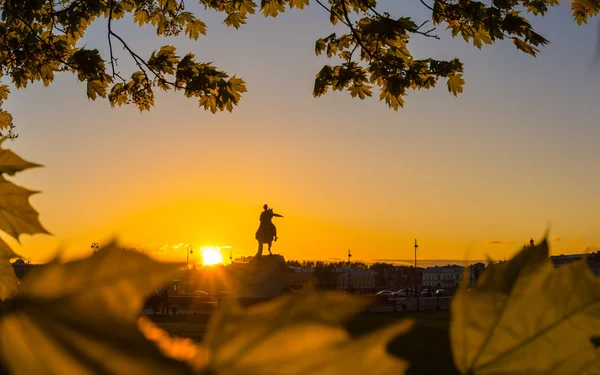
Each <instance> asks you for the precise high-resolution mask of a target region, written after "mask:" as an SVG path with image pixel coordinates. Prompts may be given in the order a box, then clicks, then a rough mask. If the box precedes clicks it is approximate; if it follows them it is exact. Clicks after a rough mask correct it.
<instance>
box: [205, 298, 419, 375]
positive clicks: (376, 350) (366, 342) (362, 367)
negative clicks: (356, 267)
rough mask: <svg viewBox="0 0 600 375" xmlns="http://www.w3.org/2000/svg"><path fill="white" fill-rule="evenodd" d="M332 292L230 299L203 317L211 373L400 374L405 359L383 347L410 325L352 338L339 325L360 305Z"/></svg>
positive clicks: (407, 321) (403, 368)
mask: <svg viewBox="0 0 600 375" xmlns="http://www.w3.org/2000/svg"><path fill="white" fill-rule="evenodd" d="M364 303H365V301H364V300H363V299H360V298H356V297H355V298H351V297H350V296H347V295H344V294H341V293H336V292H314V291H310V290H309V291H307V292H305V293H294V294H290V295H286V296H282V297H279V298H278V299H276V300H273V301H270V302H268V303H264V304H260V305H256V306H252V307H249V308H242V307H240V306H238V305H237V304H235V303H233V302H231V303H229V304H226V305H225V306H222V307H221V308H220V309H219V310H218V311H217V312H216V313H215V316H214V317H213V318H212V320H211V321H210V322H209V326H208V327H207V332H206V336H205V339H204V341H203V344H204V345H205V346H206V349H207V350H208V371H209V372H210V373H216V374H220V375H221V374H253V375H254V374H256V375H260V374H290V375H291V374H310V373H319V374H344V373H354V374H361V373H368V374H370V375H377V374H397V375H399V374H403V373H404V371H405V370H406V368H407V367H408V364H407V363H406V362H405V361H403V360H401V359H399V358H396V357H394V356H392V355H390V354H389V353H387V352H386V346H387V344H388V343H389V342H390V341H391V340H392V339H393V338H395V337H396V336H397V335H399V334H401V333H405V332H406V331H407V330H408V329H410V327H411V325H412V321H409V320H406V321H404V322H401V323H397V324H394V325H391V326H389V327H386V328H384V329H382V330H379V331H376V332H372V333H369V334H366V335H364V336H362V337H359V338H356V339H352V338H350V336H349V334H348V332H347V331H346V330H345V329H344V327H343V326H342V325H341V324H342V323H343V322H344V321H346V320H347V319H348V318H349V317H351V316H352V315H355V314H356V313H357V312H359V311H360V310H361V309H362V308H364Z"/></svg>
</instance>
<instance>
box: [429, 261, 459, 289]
mask: <svg viewBox="0 0 600 375" xmlns="http://www.w3.org/2000/svg"><path fill="white" fill-rule="evenodd" d="M462 272H463V267H438V266H435V267H427V268H425V271H424V272H423V287H424V288H425V287H427V288H443V289H448V290H452V291H453V290H455V289H456V287H457V286H458V283H459V282H460V280H461V278H462Z"/></svg>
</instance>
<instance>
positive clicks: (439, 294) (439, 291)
mask: <svg viewBox="0 0 600 375" xmlns="http://www.w3.org/2000/svg"><path fill="white" fill-rule="evenodd" d="M445 295H446V291H445V290H444V289H437V290H436V291H435V296H436V297H444V296H445Z"/></svg>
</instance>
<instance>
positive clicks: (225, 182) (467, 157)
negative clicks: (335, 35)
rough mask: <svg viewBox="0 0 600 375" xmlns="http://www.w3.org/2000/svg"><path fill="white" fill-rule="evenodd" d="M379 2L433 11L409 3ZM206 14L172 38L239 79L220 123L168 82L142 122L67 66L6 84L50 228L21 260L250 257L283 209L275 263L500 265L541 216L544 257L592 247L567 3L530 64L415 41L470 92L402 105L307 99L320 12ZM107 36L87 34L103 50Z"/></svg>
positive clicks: (588, 148) (553, 16)
mask: <svg viewBox="0 0 600 375" xmlns="http://www.w3.org/2000/svg"><path fill="white" fill-rule="evenodd" d="M190 7H191V8H194V7H193V6H190ZM196 7H197V5H196ZM385 8H388V9H389V10H392V11H393V12H394V13H398V14H399V13H400V12H401V11H402V10H403V9H406V10H407V13H410V14H411V15H417V16H418V15H419V14H423V17H425V18H427V17H428V15H427V13H426V11H427V9H424V8H423V7H421V5H420V4H418V2H415V4H404V2H402V4H400V2H396V1H393V2H392V1H387V2H384V3H382V10H385ZM200 15H201V18H202V19H203V21H204V22H205V23H206V24H207V26H208V36H207V37H201V38H200V40H199V42H194V41H188V40H186V39H185V38H177V39H172V40H171V39H168V40H167V42H166V43H171V44H174V45H175V46H177V47H178V48H179V49H181V50H182V51H191V52H194V53H195V54H196V56H197V58H198V59H199V60H201V61H213V62H214V63H215V65H217V66H219V67H221V68H223V69H225V70H226V71H227V72H228V73H230V74H232V75H233V74H237V75H238V76H240V77H242V78H243V79H244V80H246V82H247V84H248V90H249V92H248V93H246V94H245V95H244V97H243V99H242V101H241V103H240V106H239V107H236V108H234V111H233V113H232V114H229V113H219V114H216V115H212V114H210V113H209V112H205V111H204V110H203V109H200V108H198V106H197V102H196V101H195V100H193V99H185V98H184V97H183V96H182V95H181V94H179V93H171V94H165V93H158V94H157V98H156V107H155V108H153V109H152V111H151V112H149V113H148V112H145V113H141V114H140V113H139V112H138V110H137V109H136V108H134V107H122V108H117V109H111V108H110V106H109V104H108V102H107V101H102V100H100V101H96V102H92V101H88V100H87V99H86V98H85V95H84V93H85V85H83V84H77V83H76V82H75V81H76V80H75V78H74V77H70V76H69V75H66V74H60V75H58V76H57V78H56V80H55V82H54V83H53V84H52V85H51V86H50V87H48V88H43V86H42V85H41V84H34V85H32V86H31V87H30V88H29V89H27V90H19V91H16V90H15V91H14V92H13V93H12V94H11V97H10V100H9V101H7V102H6V103H5V105H4V106H5V107H6V109H7V110H10V111H11V112H12V114H13V115H14V116H15V120H16V121H17V122H18V123H19V124H20V125H19V128H18V132H19V133H20V136H19V139H18V140H17V141H15V142H7V146H6V147H10V148H11V149H14V150H15V152H17V153H18V154H19V155H21V156H22V157H23V158H25V159H26V160H29V161H32V162H39V163H42V164H44V165H45V167H44V168H38V169H33V170H30V171H27V173H22V174H20V175H18V176H17V177H16V178H15V179H14V180H15V181H16V182H17V183H19V184H20V185H22V186H25V187H27V188H29V189H32V190H39V191H42V192H43V193H42V194H39V195H36V196H34V197H33V198H32V204H33V206H34V207H35V208H36V209H37V210H38V211H39V212H40V219H41V222H42V224H43V225H44V226H45V227H46V229H48V230H49V231H50V232H51V233H52V234H53V236H46V235H36V236H33V237H30V236H24V237H23V238H22V240H21V244H22V247H23V253H26V254H28V255H29V256H30V257H31V258H32V260H33V261H34V262H42V261H46V260H48V259H50V258H51V257H52V256H54V254H55V251H56V249H57V248H58V247H62V248H64V256H65V257H79V256H83V255H85V254H87V253H89V252H90V243H91V242H94V241H95V242H103V241H106V240H109V239H110V238H111V237H112V236H113V235H116V236H118V238H120V239H121V240H122V242H123V243H125V244H127V245H130V246H136V247H140V248H145V249H148V251H150V252H151V253H153V254H155V255H156V256H157V257H160V258H163V259H169V260H182V259H183V260H184V259H185V251H183V250H180V248H179V247H177V245H178V244H181V243H185V244H191V245H193V247H194V248H195V249H199V248H200V246H231V250H229V249H227V250H226V252H227V256H228V253H229V251H231V252H232V253H233V256H234V257H236V256H241V255H253V254H254V253H255V252H256V241H255V239H254V232H255V230H256V227H257V225H258V216H259V214H260V212H261V207H262V205H263V204H265V203H267V204H269V206H272V207H274V210H275V212H278V213H281V214H283V215H284V216H285V217H284V218H282V219H275V220H274V222H275V224H276V225H277V227H278V231H279V237H280V239H279V241H278V242H276V243H275V244H274V252H277V253H282V254H284V255H285V257H286V258H287V259H323V260H327V259H328V258H340V259H345V256H346V252H347V250H348V249H352V252H353V254H354V259H353V260H364V261H373V260H376V259H411V258H412V257H413V252H414V249H413V247H412V246H413V241H414V239H415V238H417V239H419V243H420V248H419V258H420V259H465V258H469V259H485V257H486V256H488V255H489V256H490V257H492V258H494V259H503V258H507V257H509V256H510V255H511V254H513V253H514V252H515V251H517V250H518V249H519V248H520V247H521V246H522V245H523V244H525V243H527V242H528V241H529V239H530V238H531V237H533V238H534V239H535V240H536V241H537V240H538V239H539V238H540V237H541V236H542V235H543V234H544V232H545V231H546V229H547V227H548V226H549V225H550V229H551V231H550V237H551V239H552V241H551V246H552V248H551V250H552V253H554V254H561V253H576V252H585V251H590V250H594V249H596V247H597V246H600V233H599V232H598V228H600V217H599V216H598V215H597V212H598V211H599V209H600V202H599V201H598V200H597V199H594V198H593V197H595V196H596V194H597V192H596V190H597V187H598V186H600V171H599V170H598V169H597V168H595V166H594V163H595V162H596V161H597V160H600V148H598V147H597V139H599V136H600V128H599V127H598V126H597V124H598V118H599V115H600V109H599V108H598V106H597V97H598V95H599V94H600V85H598V79H599V76H598V73H597V71H596V70H594V69H593V56H594V53H595V51H594V48H595V44H596V41H595V37H596V25H595V24H592V25H587V26H582V27H578V26H577V25H576V24H575V23H574V22H573V21H572V17H571V14H570V10H569V9H568V7H566V6H562V7H558V8H555V9H552V10H551V12H550V14H549V15H548V16H547V17H545V18H544V19H537V20H535V22H534V25H535V27H536V29H537V30H538V31H539V32H540V33H542V34H543V35H544V36H546V37H547V38H548V39H549V40H550V41H551V44H550V45H548V46H547V47H545V48H543V50H542V53H541V54H540V55H539V56H538V58H537V59H536V58H533V57H531V56H528V55H525V54H523V53H521V52H519V51H516V50H515V49H514V47H513V46H512V45H511V43H510V42H498V43H497V44H496V45H495V46H493V47H487V48H486V47H484V49H483V50H482V51H479V50H477V49H475V48H473V47H472V46H469V45H467V44H466V43H465V42H464V41H463V40H462V39H456V40H450V37H449V36H448V35H447V34H446V33H444V32H442V33H441V36H442V41H436V40H430V39H427V38H419V37H415V38H413V39H411V48H412V50H413V53H414V54H415V55H422V56H432V57H439V58H452V57H454V56H455V55H460V57H461V59H462V60H463V61H464V62H465V80H466V86H465V91H464V93H463V94H461V95H459V97H458V98H453V97H452V96H450V95H449V94H448V92H447V90H446V88H445V85H444V84H442V83H440V87H438V88H437V89H435V90H428V91H422V92H414V93H410V94H409V96H408V97H407V99H406V105H405V108H404V109H401V110H400V111H398V112H394V111H392V110H389V109H387V107H386V106H385V105H384V104H383V103H380V102H378V100H377V99H367V100H364V101H359V100H357V99H352V98H350V96H349V95H348V94H347V93H337V92H336V93H329V94H327V95H326V96H324V97H321V98H318V99H315V98H313V97H312V95H311V92H312V87H313V82H314V76H315V74H316V73H317V72H318V71H319V70H320V68H321V67H322V65H323V64H326V63H328V61H327V60H326V59H325V58H322V57H316V56H314V54H313V51H314V41H315V40H316V39H317V38H319V37H322V36H326V35H328V34H329V33H331V26H330V25H329V24H328V22H327V19H328V17H329V15H328V14H326V13H325V12H324V11H323V10H321V9H319V8H318V7H316V6H311V7H310V8H309V9H308V10H306V11H303V12H297V11H291V12H289V13H285V14H283V15H281V16H279V17H278V18H276V19H266V18H263V17H262V16H256V17H252V18H251V20H250V22H249V23H248V24H247V25H244V26H243V27H242V28H241V29H240V30H238V31H236V30H234V29H231V28H227V27H225V26H224V25H222V20H223V15H222V14H214V13H210V12H204V13H200ZM311 24H314V27H307V25H311ZM105 27H106V25H105V23H103V22H100V23H98V24H95V25H93V26H92V27H91V28H90V29H89V31H88V33H87V34H86V38H85V42H86V43H87V44H88V46H90V47H97V48H99V49H100V50H101V52H102V53H103V54H104V53H106V49H107V44H106V35H105ZM115 28H116V29H118V30H119V31H120V32H121V33H122V34H123V35H126V36H127V40H128V41H129V42H130V43H131V45H133V46H135V49H136V51H137V52H138V53H139V54H141V55H143V56H147V55H149V54H150V53H151V51H152V49H153V48H155V47H156V46H158V45H159V43H160V42H161V40H160V38H158V37H156V38H154V37H148V36H149V35H153V33H152V32H148V30H146V29H140V28H138V27H137V26H135V25H133V24H132V23H131V20H130V19H129V18H125V19H124V20H122V21H118V22H116V25H115ZM573 41H577V43H574V42H573ZM241 56H243V58H241ZM123 60H124V61H123V63H122V64H123V70H126V69H127V64H128V63H129V62H127V61H126V60H125V59H123ZM7 242H9V243H10V244H12V245H16V243H15V242H14V241H12V240H10V239H7ZM15 249H16V250H17V251H19V246H18V245H16V246H15ZM195 256H199V255H198V253H196V255H195ZM196 259H199V258H196Z"/></svg>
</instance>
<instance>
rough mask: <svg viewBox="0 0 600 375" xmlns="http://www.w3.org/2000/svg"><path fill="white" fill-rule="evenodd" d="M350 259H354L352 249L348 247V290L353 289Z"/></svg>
mask: <svg viewBox="0 0 600 375" xmlns="http://www.w3.org/2000/svg"><path fill="white" fill-rule="evenodd" d="M350 259H352V253H351V252H350V249H348V292H351V291H352V285H351V281H350Z"/></svg>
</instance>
